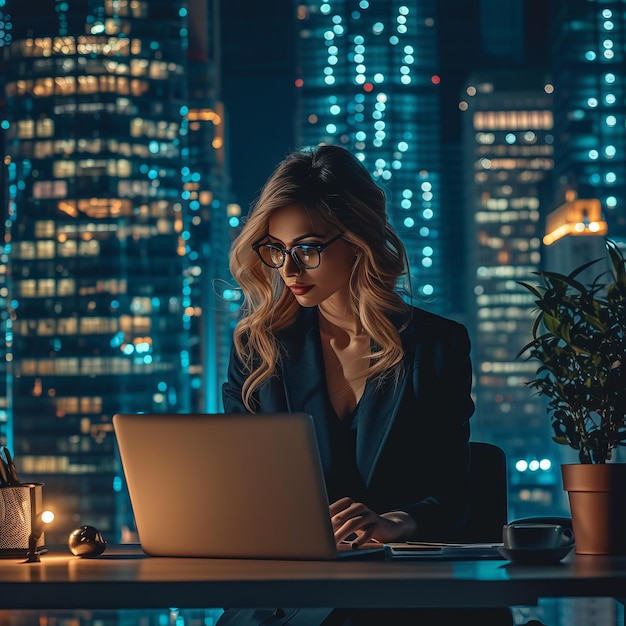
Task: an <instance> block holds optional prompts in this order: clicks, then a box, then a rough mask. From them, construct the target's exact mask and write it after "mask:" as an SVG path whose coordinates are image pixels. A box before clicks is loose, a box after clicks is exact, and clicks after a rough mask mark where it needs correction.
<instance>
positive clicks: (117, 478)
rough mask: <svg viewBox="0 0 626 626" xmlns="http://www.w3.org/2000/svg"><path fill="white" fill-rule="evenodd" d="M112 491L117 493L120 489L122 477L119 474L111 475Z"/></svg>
mask: <svg viewBox="0 0 626 626" xmlns="http://www.w3.org/2000/svg"><path fill="white" fill-rule="evenodd" d="M113 491H115V492H117V493H119V492H120V491H122V478H121V477H120V476H114V477H113Z"/></svg>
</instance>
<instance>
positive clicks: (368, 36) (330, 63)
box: [295, 0, 445, 311]
mask: <svg viewBox="0 0 626 626" xmlns="http://www.w3.org/2000/svg"><path fill="white" fill-rule="evenodd" d="M295 6H296V17H297V19H296V28H297V32H296V37H297V58H298V62H297V77H296V86H297V87H298V88H299V106H298V111H297V119H296V134H297V139H298V143H299V145H301V146H310V145H317V144H320V143H334V144H339V145H342V146H344V147H346V148H348V149H349V150H351V151H352V152H354V153H355V154H357V156H358V157H359V158H360V159H361V160H362V161H363V163H364V164H365V165H366V167H367V168H368V170H369V171H370V172H371V173H372V174H373V176H374V178H375V179H376V180H377V182H378V183H379V184H380V185H381V187H383V189H385V191H386V193H387V196H388V200H389V216H390V220H391V222H392V223H393V224H394V226H395V227H396V229H397V230H398V232H399V234H400V236H401V238H402V240H403V241H404V243H405V245H406V247H407V249H408V252H409V257H410V263H411V269H412V277H411V280H412V288H413V292H414V294H415V295H416V296H417V297H418V298H421V299H422V301H423V302H424V304H425V306H427V307H428V308H430V309H431V310H436V311H437V310H439V311H441V310H442V309H443V308H444V307H445V302H444V299H443V296H444V293H445V289H444V287H443V281H444V275H445V269H444V267H445V266H444V253H443V243H442V236H441V235H442V233H441V229H442V226H443V212H444V207H443V206H442V189H441V187H442V182H441V140H440V95H439V87H438V85H439V82H440V77H439V75H438V67H439V61H438V35H437V28H436V26H437V24H436V16H437V11H436V9H437V3H436V2H435V1H434V0H425V1H420V2H411V3H408V2H404V1H402V0H375V1H374V0H371V1H369V0H360V1H359V0H316V1H315V2H302V1H298V0H296V3H295Z"/></svg>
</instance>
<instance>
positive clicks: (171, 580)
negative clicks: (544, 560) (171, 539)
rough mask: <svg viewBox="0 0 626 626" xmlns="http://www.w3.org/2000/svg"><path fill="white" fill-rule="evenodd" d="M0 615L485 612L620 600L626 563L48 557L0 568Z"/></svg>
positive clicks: (110, 554) (0, 563) (133, 549)
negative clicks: (293, 609)
mask: <svg viewBox="0 0 626 626" xmlns="http://www.w3.org/2000/svg"><path fill="white" fill-rule="evenodd" d="M0 584H1V585H2V594H0V609H20V608H30V609H34V608H41V609H55V608H68V609H69V608H83V609H89V608H93V609H95V608H100V609H108V608H117V609H131V608H161V607H167V606H177V607H185V608H205V607H221V606H232V607H254V606H311V607H313V606H336V607H362V608H367V607H371V608H375V607H444V606H446V607H490V606H520V605H534V604H536V603H537V601H538V599H539V598H549V597H552V598H558V597H594V596H595V597H613V598H616V599H621V598H624V597H625V596H626V557H618V558H613V557H599V556H583V555H575V554H570V555H569V556H568V557H567V558H566V559H565V560H564V561H563V563H560V564H557V565H550V566H520V565H513V564H511V563H509V562H507V561H504V560H484V561H480V560H477V561H468V560H463V561H443V562H437V561H426V562H424V561H415V562H413V561H409V562H404V561H401V562H367V561H357V562H337V561H270V560H264V561H251V560H236V559H232V560H228V559H193V558H184V559H183V558H161V557H147V556H145V555H144V554H143V552H142V551H141V549H140V547H139V546H137V545H125V546H123V545H122V546H116V545H109V546H107V551H106V552H105V553H104V554H103V555H102V556H100V557H97V558H95V559H80V558H78V557H75V556H73V555H71V554H70V553H69V551H68V550H67V548H66V547H59V548H53V549H51V550H50V552H49V553H48V554H46V555H44V556H42V558H41V563H24V562H23V559H3V560H0Z"/></svg>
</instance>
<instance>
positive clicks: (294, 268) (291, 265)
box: [283, 254, 302, 276]
mask: <svg viewBox="0 0 626 626" xmlns="http://www.w3.org/2000/svg"><path fill="white" fill-rule="evenodd" d="M283 273H284V274H285V276H298V275H299V274H302V268H301V267H300V266H299V265H298V264H297V263H296V262H295V261H294V260H293V258H292V256H291V255H290V254H286V255H285V263H284V265H283Z"/></svg>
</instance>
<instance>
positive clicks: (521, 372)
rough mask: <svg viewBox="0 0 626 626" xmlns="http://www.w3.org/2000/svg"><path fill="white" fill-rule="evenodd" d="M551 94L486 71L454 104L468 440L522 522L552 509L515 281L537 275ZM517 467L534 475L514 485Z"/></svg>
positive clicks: (543, 85) (549, 155)
mask: <svg viewBox="0 0 626 626" xmlns="http://www.w3.org/2000/svg"><path fill="white" fill-rule="evenodd" d="M551 92H552V85H551V84H550V83H548V82H547V81H546V79H545V77H544V76H542V75H541V74H540V73H536V72H529V73H527V72H522V71H521V70H517V71H515V70H510V71H508V72H497V71H495V70H490V71H488V72H485V73H483V74H476V75H474V76H472V77H470V79H469V80H468V86H467V89H466V94H465V95H466V98H465V100H464V101H462V102H461V108H462V109H463V110H464V111H465V113H464V123H465V132H464V170H465V172H466V184H465V189H466V194H467V200H466V217H467V223H466V226H467V228H466V232H467V234H468V238H470V239H471V240H472V241H473V242H474V243H473V250H474V254H473V258H472V259H471V260H470V262H469V263H468V266H467V267H468V273H467V281H468V283H469V284H471V285H472V286H473V291H474V293H473V295H472V300H473V301H472V302H471V304H470V305H469V306H468V309H469V310H470V311H472V314H471V315H470V317H471V319H472V322H471V324H470V326H471V329H472V333H473V362H474V369H475V377H476V385H475V394H476V407H477V410H476V416H475V418H474V420H473V422H474V423H473V435H474V437H476V438H478V439H479V440H487V441H493V442H495V443H497V444H498V445H500V446H502V447H503V448H504V449H505V451H506V452H507V455H508V458H509V461H510V462H511V466H510V469H511V470H513V472H511V476H510V478H511V483H512V484H511V489H510V499H511V505H512V506H513V507H514V509H513V512H512V514H513V515H514V516H515V514H516V513H515V512H517V515H518V516H519V513H520V508H519V506H521V507H523V509H522V511H523V514H531V513H532V512H533V510H534V512H536V513H537V512H541V511H542V510H545V509H546V507H548V506H550V507H553V506H554V502H553V501H552V497H553V494H552V488H550V489H547V490H546V489H545V488H544V487H545V484H546V483H548V484H549V486H550V485H554V482H555V477H554V468H553V467H552V466H551V467H550V468H547V469H540V463H541V461H542V460H543V457H544V455H546V454H548V446H549V445H550V438H549V421H548V419H547V418H546V417H545V416H544V411H543V405H542V403H541V401H540V399H538V398H537V397H534V396H533V393H532V391H531V390H530V389H528V388H527V387H526V386H525V385H524V383H525V382H526V381H527V380H528V379H529V378H531V377H532V375H533V374H534V371H535V369H536V366H535V364H534V363H532V362H527V361H525V360H524V359H523V358H519V357H518V353H519V351H520V350H521V349H522V347H523V346H524V345H525V344H526V343H528V342H529V341H530V339H531V328H532V322H531V311H532V309H533V307H534V299H533V297H532V294H530V293H528V292H526V291H525V290H524V289H523V288H522V287H521V286H520V285H519V284H518V281H526V282H531V283H532V282H534V281H535V280H536V277H535V276H534V275H533V272H536V271H537V270H538V269H539V268H540V265H541V240H542V238H543V234H544V226H543V219H542V211H541V209H542V205H541V198H542V195H545V194H546V191H545V190H544V188H546V187H547V183H548V181H549V176H550V174H551V171H552V168H553V165H554V163H553V143H554V136H553V134H552V133H553V128H552V127H553V119H552V111H551V104H552V102H551V95H550V94H551ZM542 190H543V192H542ZM516 460H520V461H521V462H522V463H526V465H527V466H530V467H531V468H532V470H534V469H537V470H538V471H537V472H535V471H532V470H531V471H529V472H528V474H524V472H520V474H519V475H517V474H516V473H515V469H514V468H515V461H516ZM530 463H532V465H530ZM535 464H536V467H535ZM520 467H521V466H520ZM543 467H546V462H545V461H544V464H543ZM549 470H552V471H550V472H549ZM529 476H532V478H531V479H530V483H528V480H527V479H528V477H529ZM522 479H523V480H522ZM536 481H539V483H540V484H539V485H535V484H534V483H535V482H536ZM516 483H517V484H516ZM559 487H560V486H559ZM515 507H518V508H515Z"/></svg>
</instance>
